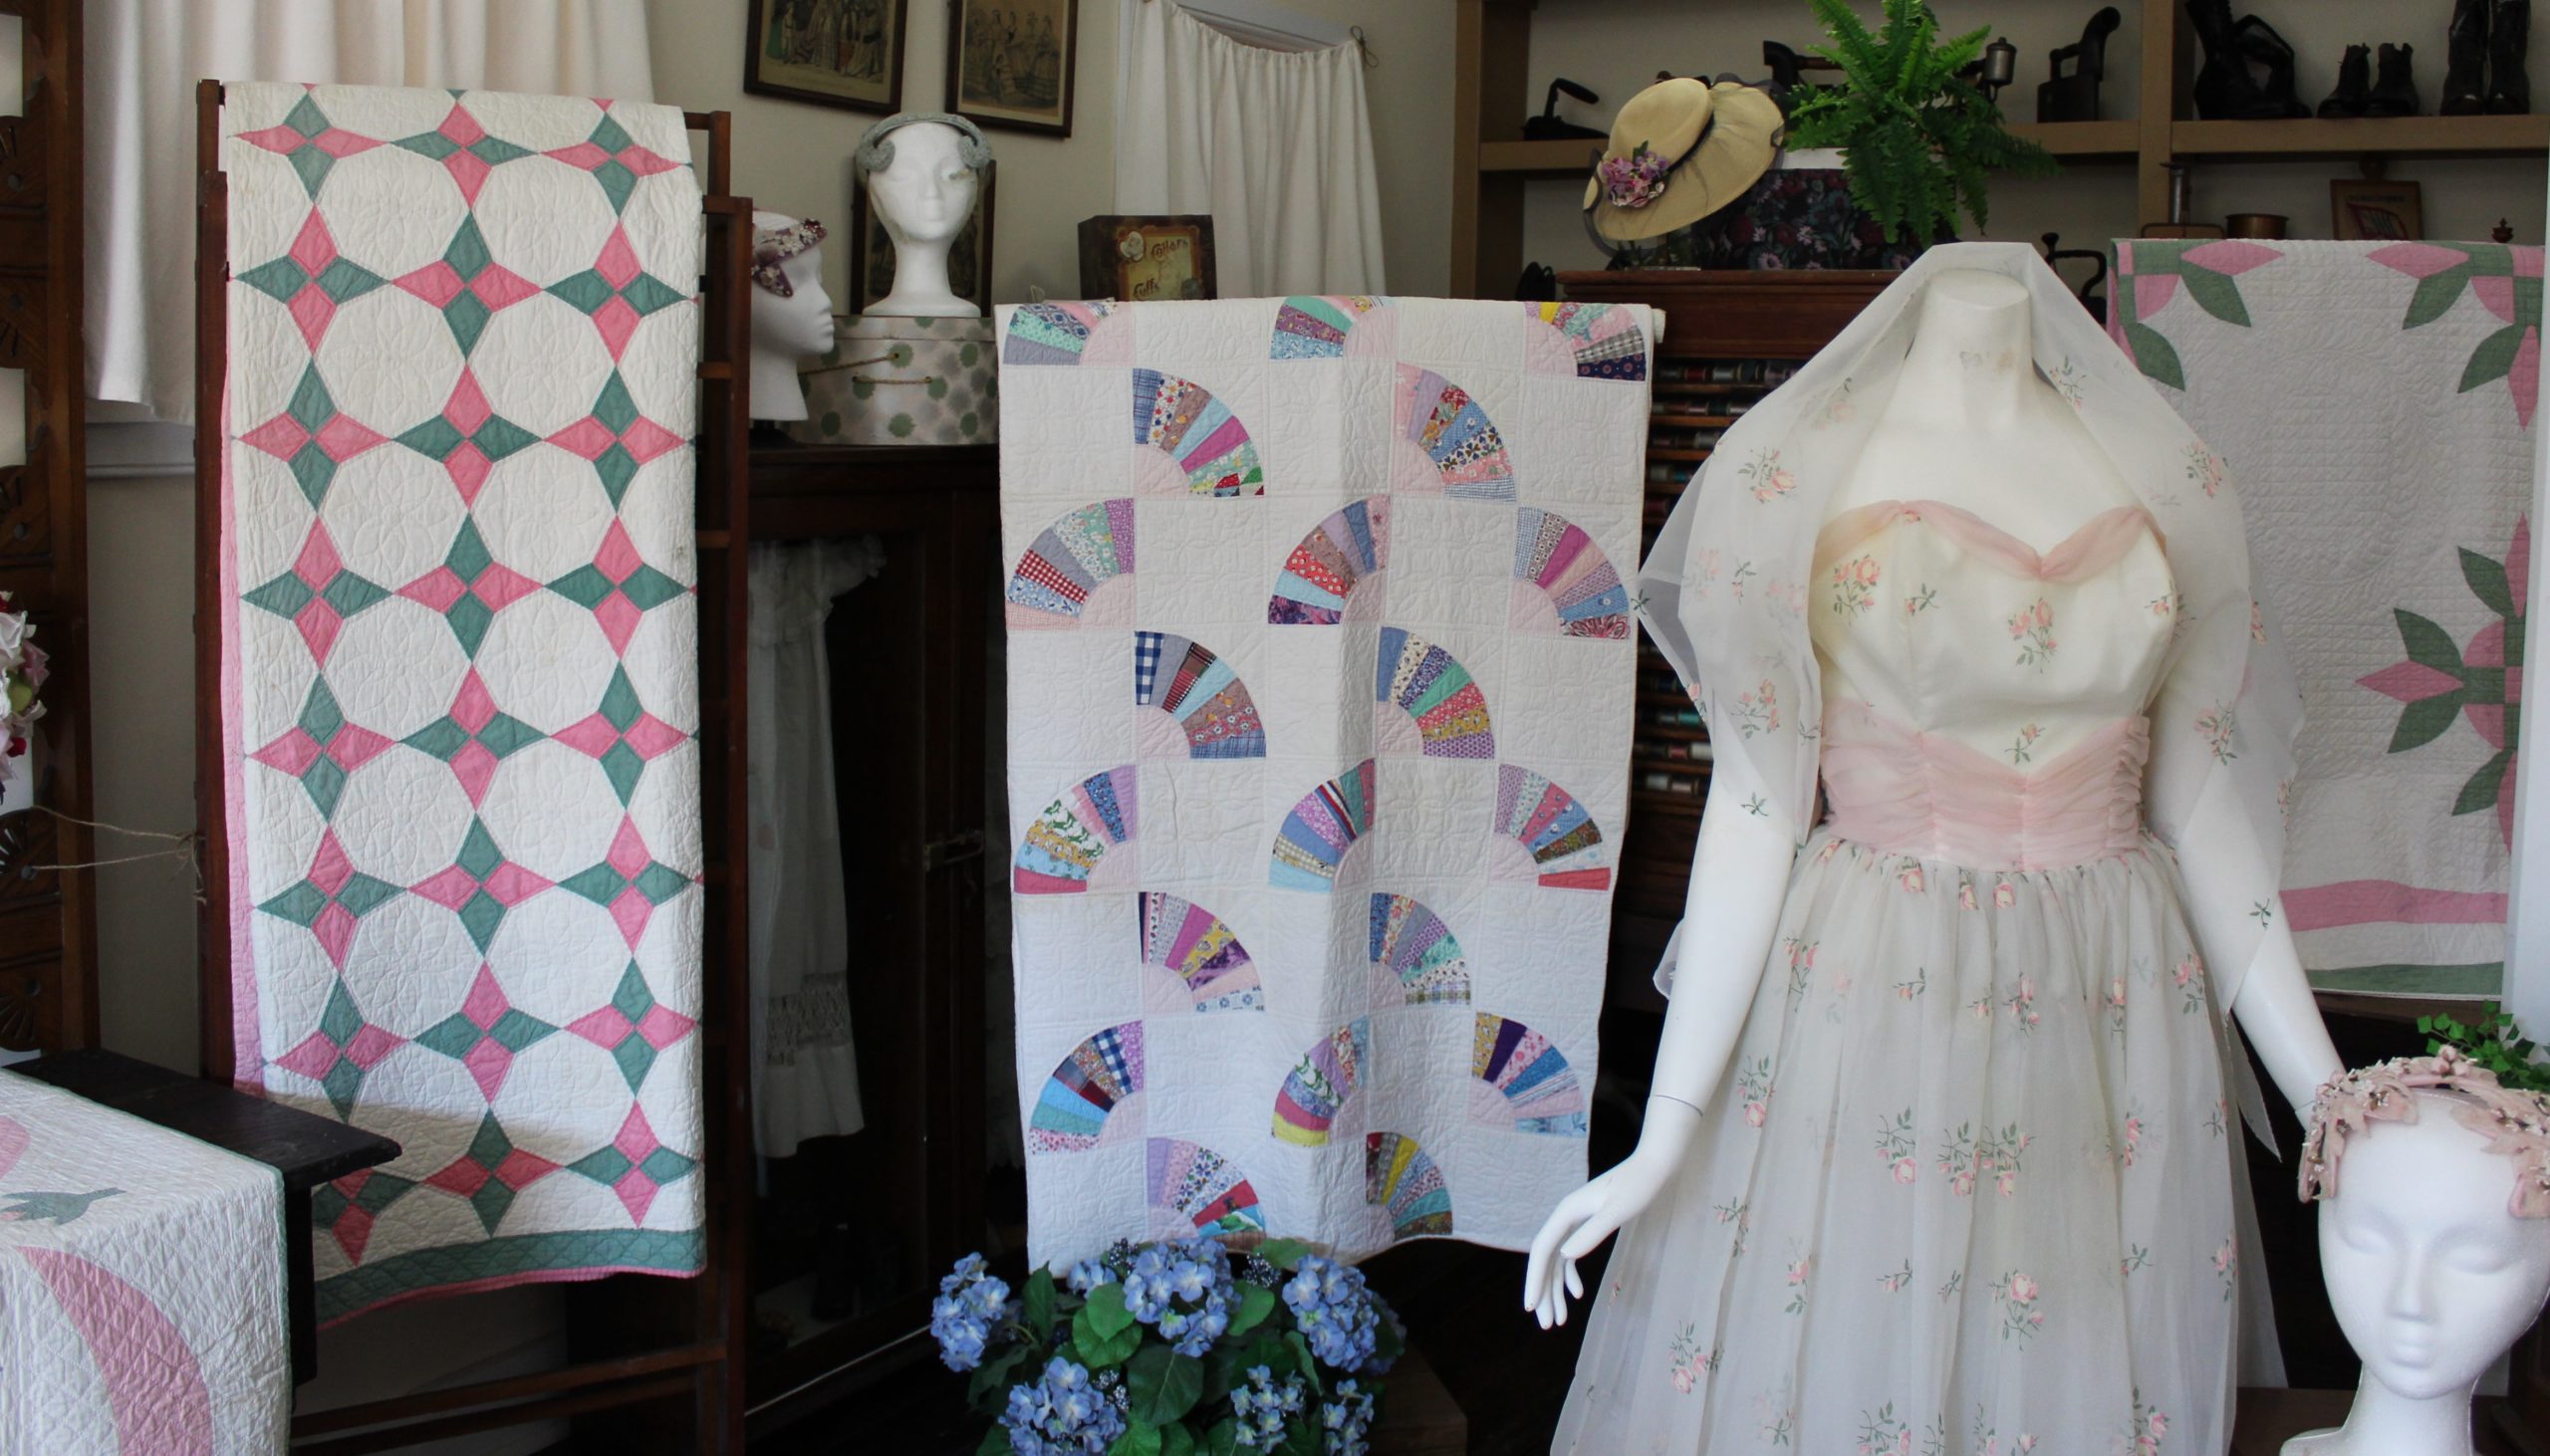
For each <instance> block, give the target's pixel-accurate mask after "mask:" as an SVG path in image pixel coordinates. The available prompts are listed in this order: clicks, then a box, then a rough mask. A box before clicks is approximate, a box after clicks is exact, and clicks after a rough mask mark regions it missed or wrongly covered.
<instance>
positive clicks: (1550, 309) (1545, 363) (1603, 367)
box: [1523, 303, 1647, 382]
mask: <svg viewBox="0 0 2550 1456" xmlns="http://www.w3.org/2000/svg"><path fill="white" fill-rule="evenodd" d="M1524 309H1525V310H1526V313H1525V316H1524V320H1525V322H1524V326H1523V327H1524V328H1525V329H1527V330H1529V331H1531V333H1532V336H1533V343H1534V345H1535V346H1538V347H1535V348H1533V349H1531V351H1530V354H1529V358H1530V359H1531V362H1532V368H1533V370H1534V371H1535V372H1537V373H1549V374H1573V375H1574V376H1576V377H1577V378H1580V379H1620V380H1626V381H1630V382H1636V381H1639V380H1643V379H1645V378H1646V377H1647V324H1646V320H1645V317H1644V316H1645V313H1646V310H1645V308H1644V306H1633V305H1626V304H1585V303H1535V304H1526V305H1524ZM1553 336H1555V337H1553Z"/></svg>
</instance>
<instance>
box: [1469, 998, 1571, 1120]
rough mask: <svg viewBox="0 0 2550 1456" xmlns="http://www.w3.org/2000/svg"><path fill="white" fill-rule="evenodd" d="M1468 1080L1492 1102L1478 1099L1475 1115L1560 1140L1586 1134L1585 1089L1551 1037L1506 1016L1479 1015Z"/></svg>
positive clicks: (1473, 1035) (1471, 1051) (1475, 1102)
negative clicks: (1489, 1094)
mask: <svg viewBox="0 0 2550 1456" xmlns="http://www.w3.org/2000/svg"><path fill="white" fill-rule="evenodd" d="M1470 1076H1471V1077H1473V1078H1476V1079H1477V1080H1478V1082H1479V1083H1480V1084H1481V1086H1482V1088H1483V1089H1484V1090H1485V1091H1486V1092H1493V1093H1494V1097H1493V1098H1485V1097H1482V1098H1474V1099H1473V1100H1472V1103H1471V1106H1472V1108H1473V1114H1474V1115H1479V1116H1483V1117H1484V1118H1485V1119H1486V1120H1489V1121H1497V1120H1501V1119H1503V1118H1505V1117H1511V1118H1512V1119H1513V1127H1514V1130H1515V1131H1517V1132H1542V1133H1548V1134H1551V1135H1553V1136H1558V1137H1583V1136H1584V1135H1585V1134H1586V1104H1585V1090H1584V1088H1582V1087H1581V1086H1579V1085H1578V1083H1577V1080H1576V1070H1575V1069H1574V1068H1572V1067H1569V1066H1568V1065H1567V1059H1566V1058H1565V1057H1562V1056H1560V1055H1559V1050H1558V1048H1557V1047H1556V1046H1554V1045H1552V1044H1551V1042H1550V1039H1549V1038H1547V1037H1545V1036H1542V1035H1541V1034H1540V1033H1539V1032H1536V1031H1534V1030H1532V1029H1531V1028H1530V1027H1527V1026H1525V1025H1523V1024H1522V1023H1521V1022H1519V1021H1514V1020H1512V1019H1510V1018H1507V1017H1502V1016H1490V1015H1488V1014H1487V1013H1486V1012H1483V1011H1482V1012H1480V1013H1479V1014H1478V1022H1477V1026H1476V1028H1475V1030H1474V1031H1473V1033H1472V1036H1471V1043H1470Z"/></svg>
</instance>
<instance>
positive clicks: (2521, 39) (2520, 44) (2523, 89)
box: [2455, 0, 2532, 116]
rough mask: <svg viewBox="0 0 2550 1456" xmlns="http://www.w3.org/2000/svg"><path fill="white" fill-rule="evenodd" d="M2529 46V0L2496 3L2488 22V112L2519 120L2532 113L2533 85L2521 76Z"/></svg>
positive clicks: (2530, 36) (2530, 13) (2530, 28)
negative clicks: (2525, 51) (2514, 116)
mask: <svg viewBox="0 0 2550 1456" xmlns="http://www.w3.org/2000/svg"><path fill="white" fill-rule="evenodd" d="M2471 3H2476V0H2471ZM2455 18H2456V19H2458V17H2455ZM2531 42H2532V0H2497V8H2496V13H2495V15H2494V16H2492V17H2491V18H2490V19H2489V21H2488V110H2489V111H2491V112H2497V113H2503V114H2509V115H2516V116H2520V115H2522V114H2523V113H2526V112H2529V111H2531V110H2532V81H2531V79H2530V78H2529V77H2527V76H2525V75H2524V74H2523V52H2524V48H2525V47H2526V46H2528V45H2530V44H2531Z"/></svg>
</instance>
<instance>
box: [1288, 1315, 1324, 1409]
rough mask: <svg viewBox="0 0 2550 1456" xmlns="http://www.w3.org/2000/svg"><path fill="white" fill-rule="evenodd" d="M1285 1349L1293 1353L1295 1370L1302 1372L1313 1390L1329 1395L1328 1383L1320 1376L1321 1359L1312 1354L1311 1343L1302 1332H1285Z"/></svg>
mask: <svg viewBox="0 0 2550 1456" xmlns="http://www.w3.org/2000/svg"><path fill="white" fill-rule="evenodd" d="M1284 1347H1285V1348H1286V1349H1289V1350H1291V1351H1292V1352H1293V1368H1295V1369H1297V1370H1300V1371H1301V1372H1302V1374H1303V1375H1304V1376H1305V1377H1307V1378H1308V1379H1309V1380H1310V1382H1311V1388H1312V1389H1314V1390H1316V1391H1318V1392H1320V1393H1321V1394H1322V1395H1325V1394H1327V1393H1328V1382H1327V1381H1326V1380H1325V1379H1322V1378H1321V1376H1320V1373H1319V1357H1318V1356H1316V1355H1314V1354H1312V1353H1311V1342H1310V1341H1309V1340H1307V1339H1304V1338H1303V1337H1302V1332H1300V1331H1298V1330H1287V1331H1285V1332H1284Z"/></svg>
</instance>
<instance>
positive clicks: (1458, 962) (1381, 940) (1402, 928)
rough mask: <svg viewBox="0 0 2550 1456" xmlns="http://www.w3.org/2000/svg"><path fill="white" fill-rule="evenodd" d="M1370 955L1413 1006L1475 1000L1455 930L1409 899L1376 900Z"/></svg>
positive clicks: (1391, 896)
mask: <svg viewBox="0 0 2550 1456" xmlns="http://www.w3.org/2000/svg"><path fill="white" fill-rule="evenodd" d="M1369 955H1370V959H1371V960H1372V962H1373V968H1374V969H1375V970H1376V971H1379V972H1381V973H1382V974H1383V975H1385V976H1388V977H1389V978H1390V979H1391V980H1392V981H1393V982H1396V983H1397V985H1398V987H1399V989H1400V992H1401V996H1402V998H1403V1000H1404V1001H1405V1002H1406V1003H1407V1004H1408V1005H1410V1006H1420V1005H1424V1004H1427V1003H1429V1002H1462V1001H1467V1000H1469V999H1470V968H1469V962H1467V961H1466V960H1463V959H1462V958H1461V943H1460V941H1458V940H1456V939H1454V938H1453V936H1452V927H1451V926H1449V925H1446V924H1444V923H1443V917H1442V916H1440V915H1437V914H1435V913H1434V912H1433V911H1432V910H1429V909H1427V908H1426V907H1425V906H1423V905H1421V904H1418V903H1417V902H1416V901H1415V900H1413V899H1410V898H1409V897H1408V896H1406V895H1394V894H1381V893H1376V894H1374V896H1373V933H1372V944H1371V950H1370V953H1369Z"/></svg>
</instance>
